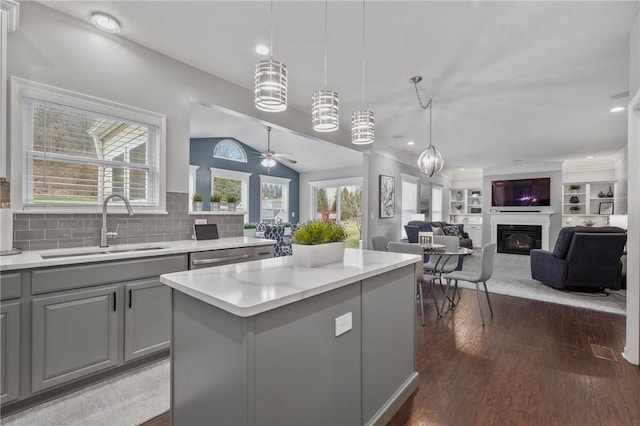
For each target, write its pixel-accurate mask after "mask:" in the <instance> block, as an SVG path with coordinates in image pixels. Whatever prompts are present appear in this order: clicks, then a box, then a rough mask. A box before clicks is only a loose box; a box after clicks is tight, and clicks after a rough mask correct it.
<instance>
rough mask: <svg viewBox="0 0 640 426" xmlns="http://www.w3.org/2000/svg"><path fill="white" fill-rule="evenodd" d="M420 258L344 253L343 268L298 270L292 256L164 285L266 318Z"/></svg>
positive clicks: (181, 276) (168, 278)
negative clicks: (281, 307)
mask: <svg viewBox="0 0 640 426" xmlns="http://www.w3.org/2000/svg"><path fill="white" fill-rule="evenodd" d="M418 262H422V259H421V258H420V256H416V255H411V254H402V253H390V252H381V251H368V250H356V249H346V250H345V256H344V261H343V262H342V263H332V264H329V265H324V266H320V267H315V268H303V267H300V266H294V264H293V258H292V257H291V256H285V257H276V258H273V259H265V260H256V261H253V262H245V263H238V264H234V265H225V266H217V267H213V268H204V269H196V270H191V271H184V272H174V273H171V274H164V275H161V276H160V281H161V282H163V283H164V284H166V285H168V286H170V287H172V288H174V289H175V290H178V291H181V292H183V293H185V294H188V295H190V296H192V297H194V298H196V299H199V300H201V301H203V302H205V303H208V304H210V305H212V306H215V307H218V308H220V309H223V310H225V311H227V312H230V313H232V314H234V315H236V316H239V317H249V316H253V315H257V314H260V313H262V312H267V311H270V310H272V309H275V308H278V307H280V306H284V305H287V304H290V303H293V302H296V301H299V300H302V299H306V298H308V297H312V296H315V295H318V294H321V293H325V292H327V291H330V290H333V289H336V288H339V287H343V286H345V285H348V284H352V283H354V282H356V281H360V280H363V279H366V278H370V277H373V276H375V275H379V274H381V273H384V272H388V271H391V270H394V269H397V268H400V267H403V266H407V265H411V264H413V263H418Z"/></svg>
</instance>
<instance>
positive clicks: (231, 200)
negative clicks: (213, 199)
mask: <svg viewBox="0 0 640 426" xmlns="http://www.w3.org/2000/svg"><path fill="white" fill-rule="evenodd" d="M237 202H238V199H237V198H236V197H235V196H233V195H228V196H227V210H228V211H230V212H235V211H236V203H237Z"/></svg>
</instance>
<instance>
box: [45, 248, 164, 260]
mask: <svg viewBox="0 0 640 426" xmlns="http://www.w3.org/2000/svg"><path fill="white" fill-rule="evenodd" d="M164 248H166V247H158V246H154V247H135V248H114V249H108V248H107V249H101V250H90V251H78V252H70V253H54V254H41V255H40V257H41V258H43V259H57V258H59V257H80V256H92V255H96V254H116V253H134V252H138V251H149V250H161V249H164Z"/></svg>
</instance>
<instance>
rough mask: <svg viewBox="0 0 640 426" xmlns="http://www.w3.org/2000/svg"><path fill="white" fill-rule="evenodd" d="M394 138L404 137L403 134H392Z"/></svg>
mask: <svg viewBox="0 0 640 426" xmlns="http://www.w3.org/2000/svg"><path fill="white" fill-rule="evenodd" d="M393 138H394V139H402V138H404V135H393Z"/></svg>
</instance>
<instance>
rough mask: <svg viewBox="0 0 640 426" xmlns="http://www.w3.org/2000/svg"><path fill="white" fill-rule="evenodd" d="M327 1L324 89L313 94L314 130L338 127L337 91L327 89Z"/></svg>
mask: <svg viewBox="0 0 640 426" xmlns="http://www.w3.org/2000/svg"><path fill="white" fill-rule="evenodd" d="M327 3H328V0H324V89H323V90H318V91H317V92H315V93H314V94H313V100H312V104H311V123H312V124H313V130H315V131H316V132H333V131H334V130H338V127H340V117H339V114H338V92H334V91H333V90H327V33H328V31H327Z"/></svg>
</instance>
